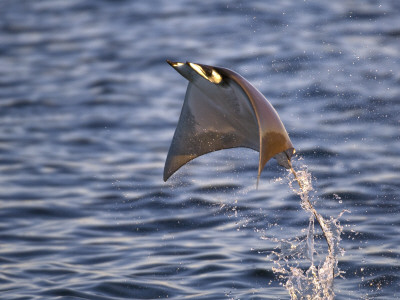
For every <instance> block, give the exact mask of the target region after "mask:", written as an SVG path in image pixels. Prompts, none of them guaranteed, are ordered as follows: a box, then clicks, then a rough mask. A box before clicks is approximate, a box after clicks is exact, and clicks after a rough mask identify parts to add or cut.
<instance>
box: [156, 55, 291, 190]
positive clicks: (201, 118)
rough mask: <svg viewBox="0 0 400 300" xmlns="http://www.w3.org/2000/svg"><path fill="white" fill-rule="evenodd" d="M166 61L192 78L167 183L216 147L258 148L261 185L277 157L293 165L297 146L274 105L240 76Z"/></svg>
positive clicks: (170, 157)
mask: <svg viewBox="0 0 400 300" xmlns="http://www.w3.org/2000/svg"><path fill="white" fill-rule="evenodd" d="M167 62H168V63H169V64H170V65H171V66H172V67H173V68H174V69H175V70H176V71H177V72H178V73H180V74H181V75H182V76H183V77H185V78H186V79H187V80H189V84H188V87H187V90H186V96H185V101H184V103H183V107H182V111H181V115H180V118H179V122H178V125H177V127H176V130H175V134H174V137H173V139H172V142H171V146H170V148H169V152H168V156H167V160H166V162H165V167H164V181H167V180H168V178H169V177H170V176H171V175H172V174H174V173H175V172H176V171H177V170H178V169H179V168H180V167H182V166H183V165H184V164H186V163H187V162H189V161H191V160H192V159H194V158H196V157H199V156H201V155H203V154H206V153H210V152H213V151H217V150H222V149H229V148H235V147H246V148H250V149H253V150H256V151H258V152H259V153H260V154H259V164H258V176H257V183H258V180H259V178H260V175H261V171H262V169H263V168H264V166H265V164H266V163H267V162H268V161H269V160H270V159H271V158H272V157H274V158H275V159H277V161H278V163H279V164H280V165H282V166H283V167H285V168H287V169H290V168H291V164H290V158H291V157H292V155H293V154H294V152H295V150H294V147H293V145H292V142H291V141H290V139H289V136H288V134H287V132H286V129H285V127H284V126H283V124H282V122H281V120H280V119H279V116H278V114H277V112H276V111H275V109H274V108H273V107H272V105H271V104H270V103H269V102H268V100H267V99H266V98H265V97H264V96H263V95H262V94H261V93H260V92H259V91H258V90H257V89H256V88H255V87H254V86H253V85H251V84H250V83H249V82H248V81H247V80H246V79H244V78H243V77H242V76H240V75H239V74H237V73H235V72H233V71H231V70H229V69H226V68H221V67H212V66H207V65H201V64H195V63H191V62H186V63H182V62H172V61H169V60H167Z"/></svg>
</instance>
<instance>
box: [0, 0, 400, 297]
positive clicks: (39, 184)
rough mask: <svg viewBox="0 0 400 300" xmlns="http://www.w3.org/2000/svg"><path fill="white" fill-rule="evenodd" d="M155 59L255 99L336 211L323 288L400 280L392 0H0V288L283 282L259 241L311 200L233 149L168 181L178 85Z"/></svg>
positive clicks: (145, 293)
mask: <svg viewBox="0 0 400 300" xmlns="http://www.w3.org/2000/svg"><path fill="white" fill-rule="evenodd" d="M166 59H170V60H175V61H186V60H187V61H192V62H197V63H202V64H208V65H216V66H223V67H226V68H230V69H232V70H235V71H236V72H238V73H240V74H241V75H242V76H244V77H245V78H247V79H248V80H249V81H250V82H251V83H253V84H254V85H255V86H256V87H257V88H258V89H259V90H260V91H261V92H262V93H263V94H264V95H265V96H266V97H267V98H268V99H269V101H270V102H271V103H272V104H273V105H274V107H275V108H276V110H277V111H278V113H279V115H280V117H281V119H282V122H283V123H284V124H285V126H286V129H287V131H288V133H289V135H290V138H291V140H292V142H293V144H294V146H295V148H296V150H297V155H296V157H295V158H294V166H295V168H296V169H302V168H307V170H308V172H310V173H311V174H312V178H313V182H312V184H313V191H312V199H313V200H312V201H313V203H314V206H315V208H316V209H317V210H318V212H319V213H320V214H322V215H323V216H324V217H325V218H327V219H329V218H330V217H333V218H336V217H338V216H339V214H340V213H341V212H342V211H343V210H347V211H348V212H345V213H344V214H343V215H342V216H341V217H340V218H339V221H340V224H341V226H342V227H343V232H342V235H341V238H342V240H341V241H340V246H341V247H342V248H343V249H344V251H345V252H344V255H343V256H340V257H338V261H339V265H338V266H339V268H340V270H341V271H342V272H344V273H342V276H341V277H337V278H335V282H334V291H335V294H336V299H400V2H399V1H398V0H388V1H372V0H370V1H363V0H352V1H349V0H336V1H317V0H313V1H295V0H293V1H289V0H285V1H261V0H259V1H244V0H241V1H227V0H225V1H191V0H175V1H169V0H151V1H123V0H119V1H111V0H108V1H106V0H79V1H78V0H37V1H33V0H31V1H29V0H1V1H0V187H1V188H0V298H1V299H167V298H168V299H203V300H205V299H253V300H255V299H290V296H289V293H288V291H287V290H286V288H285V286H284V284H285V279H284V278H279V276H278V274H277V273H275V272H274V270H273V268H274V261H273V260H271V256H270V253H271V252H273V251H279V250H282V249H281V248H280V247H281V244H280V243H279V241H280V240H291V239H303V238H304V236H305V234H306V233H305V232H306V231H305V230H307V227H308V222H309V214H308V213H307V212H305V211H304V210H303V209H302V208H301V205H300V198H299V196H298V195H297V194H296V193H294V192H293V191H292V189H291V188H290V186H289V181H290V179H288V172H287V171H286V170H285V169H283V168H282V167H280V166H278V165H277V163H276V161H274V160H271V161H270V162H269V163H268V164H267V165H266V167H265V169H264V171H263V173H262V176H261V179H260V184H259V187H258V189H256V178H257V165H258V153H257V152H255V151H253V150H249V149H232V150H225V151H218V152H215V153H211V154H208V155H205V156H203V157H200V158H198V159H196V160H194V161H192V162H191V163H189V164H188V165H186V166H184V167H183V168H182V169H181V170H179V171H178V172H177V173H176V174H175V175H174V176H173V177H172V178H171V179H170V180H169V181H168V182H167V183H164V182H163V179H162V173H163V168H164V162H165V158H166V155H167V152H168V149H169V145H170V142H171V139H172V136H173V133H174V130H175V126H176V124H177V121H178V118H179V114H180V110H181V106H182V103H183V99H184V95H185V90H186V85H187V81H186V80H185V79H184V78H183V77H181V76H180V75H179V74H178V73H177V72H175V71H174V70H173V69H172V68H171V67H170V66H169V65H168V64H167V63H166V62H165V60H166ZM315 230H316V232H317V233H318V235H317V236H316V237H315V239H316V242H317V243H320V247H319V248H318V249H320V250H319V251H324V248H323V247H324V245H323V240H322V238H321V234H320V231H319V228H318V227H316V228H315ZM325 250H326V249H325ZM301 263H304V262H301ZM305 263H306V262H305Z"/></svg>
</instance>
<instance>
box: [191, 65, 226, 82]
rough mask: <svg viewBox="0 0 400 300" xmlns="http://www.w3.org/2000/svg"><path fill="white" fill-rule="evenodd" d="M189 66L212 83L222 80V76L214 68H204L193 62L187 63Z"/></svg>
mask: <svg viewBox="0 0 400 300" xmlns="http://www.w3.org/2000/svg"><path fill="white" fill-rule="evenodd" d="M189 66H190V67H191V68H192V69H193V70H195V71H196V72H197V73H198V74H199V75H201V76H202V77H204V78H205V79H207V80H208V81H210V82H212V83H215V84H218V83H220V82H221V81H222V76H221V75H220V74H219V73H218V72H217V71H216V70H215V69H214V68H211V67H210V68H204V67H202V66H200V65H197V64H194V63H189Z"/></svg>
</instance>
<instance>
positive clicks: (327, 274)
mask: <svg viewBox="0 0 400 300" xmlns="http://www.w3.org/2000/svg"><path fill="white" fill-rule="evenodd" d="M287 179H288V180H289V186H290V188H291V189H292V190H293V192H295V193H296V194H298V195H299V196H300V198H301V207H302V209H304V210H305V211H307V212H309V214H310V216H309V225H308V228H304V229H303V232H305V233H306V234H305V237H302V238H295V239H281V240H279V239H275V241H276V242H278V246H277V247H276V250H275V251H273V252H272V253H270V255H269V256H268V258H269V259H270V260H271V261H272V262H273V263H274V264H275V267H274V268H273V271H274V272H275V273H276V274H277V275H278V278H279V279H280V280H282V282H284V286H285V288H286V289H287V291H288V292H289V294H290V296H291V298H292V299H333V298H334V296H335V293H334V290H333V283H334V278H335V277H338V276H341V274H342V273H344V272H342V271H340V269H339V267H338V257H340V256H343V255H344V249H342V248H341V247H340V245H339V243H340V240H341V238H340V235H341V233H342V230H343V227H342V226H341V225H340V222H339V218H340V217H341V216H342V214H343V213H344V212H345V211H342V212H341V213H340V214H339V216H338V217H336V218H334V217H330V218H329V220H328V219H324V218H323V217H322V216H321V215H320V214H318V212H317V211H316V210H315V208H314V207H313V204H312V199H311V196H310V192H311V191H312V190H313V188H312V176H311V173H310V172H309V171H308V170H307V168H306V167H305V166H303V167H302V169H301V170H300V171H297V172H295V175H294V176H293V173H292V172H289V174H288V176H287ZM295 181H296V182H298V184H299V186H300V189H296V188H295V187H294V184H293V183H294V182H295ZM315 219H317V222H318V223H319V226H320V227H321V229H322V231H323V234H322V236H323V237H324V238H325V239H326V244H327V247H326V246H325V247H322V245H318V247H316V243H318V242H319V241H316V240H315V237H316V236H317V234H316V232H315V228H314V220H315ZM267 239H269V238H267ZM318 244H319V243H318Z"/></svg>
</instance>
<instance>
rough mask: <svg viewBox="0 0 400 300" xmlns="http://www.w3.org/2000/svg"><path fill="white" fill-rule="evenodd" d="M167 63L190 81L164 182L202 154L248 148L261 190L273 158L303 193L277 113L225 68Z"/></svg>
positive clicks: (322, 224) (331, 251)
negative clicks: (265, 170)
mask: <svg viewBox="0 0 400 300" xmlns="http://www.w3.org/2000/svg"><path fill="white" fill-rule="evenodd" d="M167 62H168V63H169V64H170V65H171V66H172V67H173V68H174V69H175V70H176V71H178V73H180V74H181V75H182V76H183V77H185V78H186V79H187V80H189V84H188V87H187V90H186V96H185V101H184V102H183V107H182V111H181V116H180V118H179V121H178V125H177V127H176V130H175V134H174V137H173V139H172V142H171V146H170V148H169V151H168V156H167V160H166V162H165V167H164V181H167V180H168V178H169V177H170V176H171V175H172V174H174V173H175V172H176V171H177V170H178V169H179V168H180V167H182V166H183V165H184V164H186V163H187V162H189V161H191V160H192V159H194V158H196V157H199V156H201V155H203V154H206V153H210V152H213V151H217V150H222V149H229V148H235V147H247V148H250V149H253V150H256V151H258V152H259V153H260V156H259V163H258V176H257V185H258V181H259V178H260V175H261V171H262V169H263V168H264V166H265V164H266V163H267V162H268V161H269V160H270V159H271V158H273V157H274V158H275V159H276V160H277V161H278V164H280V165H281V166H283V167H285V168H286V169H289V170H290V171H291V172H292V173H293V175H294V177H295V180H296V181H297V182H298V184H299V186H300V189H301V190H302V191H304V187H303V183H302V181H301V180H300V178H299V177H298V175H297V173H296V172H295V170H294V169H293V167H292V164H291V162H290V159H291V157H292V155H293V154H294V153H295V150H294V147H293V145H292V142H291V141H290V139H289V136H288V134H287V132H286V129H285V127H284V126H283V124H282V122H281V120H280V119H279V116H278V113H277V112H276V110H275V109H274V108H273V107H272V105H271V104H270V103H269V102H268V100H267V99H266V98H265V97H264V96H263V95H262V94H261V93H260V92H259V91H258V90H257V89H256V88H255V87H254V86H253V85H251V84H250V83H249V82H248V81H247V80H246V79H244V78H243V77H242V76H240V75H239V74H238V73H235V72H233V71H231V70H229V69H226V68H221V67H212V66H207V65H201V64H195V63H191V62H186V63H182V62H172V61H169V60H167ZM305 201H306V202H307V203H308V206H309V210H310V211H311V212H312V213H313V215H314V217H315V218H316V220H317V222H318V224H319V225H320V227H321V229H322V232H323V234H324V237H325V240H326V242H327V245H328V251H329V255H330V256H331V257H333V255H334V248H333V241H332V239H331V238H330V236H331V234H329V228H328V227H327V225H326V224H325V220H324V218H323V217H322V216H321V215H320V214H319V213H318V212H317V211H316V210H315V208H314V206H313V205H312V204H311V202H310V200H309V199H308V197H306V199H305ZM332 271H333V272H332V275H333V277H332V278H334V277H335V274H334V270H332Z"/></svg>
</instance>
